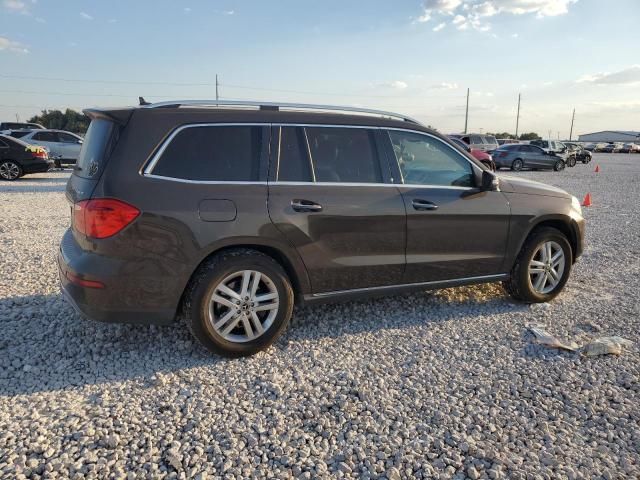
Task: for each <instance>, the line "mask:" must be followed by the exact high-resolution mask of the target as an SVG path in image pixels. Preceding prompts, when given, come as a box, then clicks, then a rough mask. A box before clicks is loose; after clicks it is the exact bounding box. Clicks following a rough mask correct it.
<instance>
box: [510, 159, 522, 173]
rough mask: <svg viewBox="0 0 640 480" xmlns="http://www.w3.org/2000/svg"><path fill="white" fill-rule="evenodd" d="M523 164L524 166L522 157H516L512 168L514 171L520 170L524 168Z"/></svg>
mask: <svg viewBox="0 0 640 480" xmlns="http://www.w3.org/2000/svg"><path fill="white" fill-rule="evenodd" d="M523 166H524V162H523V161H522V159H521V158H516V159H515V160H514V161H513V163H512V164H511V170H513V171H514V172H519V171H520V170H522V167H523Z"/></svg>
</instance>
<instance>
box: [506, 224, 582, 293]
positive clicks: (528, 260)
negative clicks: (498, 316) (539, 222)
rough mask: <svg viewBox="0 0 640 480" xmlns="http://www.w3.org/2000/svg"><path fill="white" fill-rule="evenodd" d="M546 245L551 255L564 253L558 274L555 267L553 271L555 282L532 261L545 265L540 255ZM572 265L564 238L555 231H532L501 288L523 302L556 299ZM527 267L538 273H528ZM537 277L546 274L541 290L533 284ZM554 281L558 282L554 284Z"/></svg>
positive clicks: (571, 255) (567, 244)
mask: <svg viewBox="0 0 640 480" xmlns="http://www.w3.org/2000/svg"><path fill="white" fill-rule="evenodd" d="M549 243H550V244H551V245H552V252H553V254H554V255H555V254H556V253H557V252H558V251H559V250H560V249H561V250H562V253H563V264H562V271H561V272H560V271H559V270H560V268H558V266H556V268H555V269H554V271H555V272H556V274H558V275H557V278H556V279H554V278H553V277H552V276H550V273H549V274H547V273H545V272H546V270H544V267H541V266H539V265H538V264H535V265H532V260H535V261H536V262H539V263H545V262H543V261H542V260H541V256H540V255H541V254H542V250H543V249H544V247H543V246H544V245H545V244H549ZM552 258H553V256H552ZM550 262H551V263H552V260H550ZM572 264H573V252H572V250H571V245H569V241H568V240H567V237H565V235H564V234H563V233H562V232H560V231H559V230H556V229H555V228H550V227H542V228H538V229H535V230H534V231H533V232H531V234H530V235H529V237H528V238H527V240H526V241H525V243H524V245H523V247H522V250H521V251H520V253H519V254H518V257H517V258H516V261H515V264H514V265H513V268H512V270H511V275H510V276H509V280H507V281H505V282H503V286H504V288H505V290H506V291H507V293H509V295H511V296H512V297H513V298H514V299H515V300H518V301H521V302H525V303H542V302H548V301H550V300H553V299H554V298H555V297H557V296H558V295H559V294H560V292H561V291H562V289H563V288H564V286H565V285H566V283H567V280H568V279H569V275H570V274H571V266H572ZM530 268H533V269H536V270H541V273H536V272H530V271H529V269H530ZM540 275H547V279H544V280H543V285H542V288H540V289H536V283H537V281H538V280H539V278H540ZM556 281H557V283H556V284H555V285H553V283H554V282H556ZM547 289H548V291H547Z"/></svg>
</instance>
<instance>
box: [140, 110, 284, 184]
mask: <svg viewBox="0 0 640 480" xmlns="http://www.w3.org/2000/svg"><path fill="white" fill-rule="evenodd" d="M201 127H270V128H272V127H273V124H272V123H270V122H251V123H245V122H233V123H185V124H183V125H180V126H179V127H176V128H174V129H173V130H172V131H171V133H169V134H168V135H166V136H165V137H164V138H163V139H162V140H161V141H160V144H159V145H160V146H159V147H156V148H155V149H154V150H153V152H151V155H150V156H149V158H148V159H147V160H146V161H145V162H144V163H143V164H142V167H141V168H140V170H139V171H138V174H139V175H142V176H143V177H148V178H155V179H158V180H168V181H173V182H180V183H190V184H200V185H225V184H228V185H266V184H267V181H266V180H255V181H248V180H247V181H245V180H190V179H188V178H176V177H166V176H164V175H155V174H154V173H153V169H154V168H155V167H156V165H157V164H158V161H159V160H160V158H161V157H162V154H163V153H164V152H165V150H166V149H167V148H168V147H169V145H170V144H171V142H172V141H173V140H174V139H175V138H176V136H177V135H178V134H179V133H180V132H182V131H183V130H186V129H188V128H201ZM263 148H264V147H263ZM267 150H268V146H267ZM267 155H268V153H267ZM260 156H261V157H262V152H261V154H260ZM260 163H262V158H260ZM258 168H259V169H260V168H261V167H260V166H259V167H258ZM260 173H261V172H260V171H259V172H258V174H259V175H260Z"/></svg>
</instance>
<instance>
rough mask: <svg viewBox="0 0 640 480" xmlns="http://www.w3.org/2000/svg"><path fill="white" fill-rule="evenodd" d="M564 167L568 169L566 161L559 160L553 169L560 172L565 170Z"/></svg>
mask: <svg viewBox="0 0 640 480" xmlns="http://www.w3.org/2000/svg"><path fill="white" fill-rule="evenodd" d="M564 167H566V164H565V163H564V160H558V161H557V162H556V163H555V164H554V165H553V169H554V170H555V171H556V172H559V171H560V170H564Z"/></svg>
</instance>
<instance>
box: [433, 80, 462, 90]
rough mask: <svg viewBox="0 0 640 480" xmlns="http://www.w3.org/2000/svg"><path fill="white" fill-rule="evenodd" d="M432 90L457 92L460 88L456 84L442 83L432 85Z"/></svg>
mask: <svg viewBox="0 0 640 480" xmlns="http://www.w3.org/2000/svg"><path fill="white" fill-rule="evenodd" d="M431 88H433V89H437V90H455V89H457V88H458V84H457V83H455V82H454V83H450V82H441V83H438V84H437V85H432V86H431Z"/></svg>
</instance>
